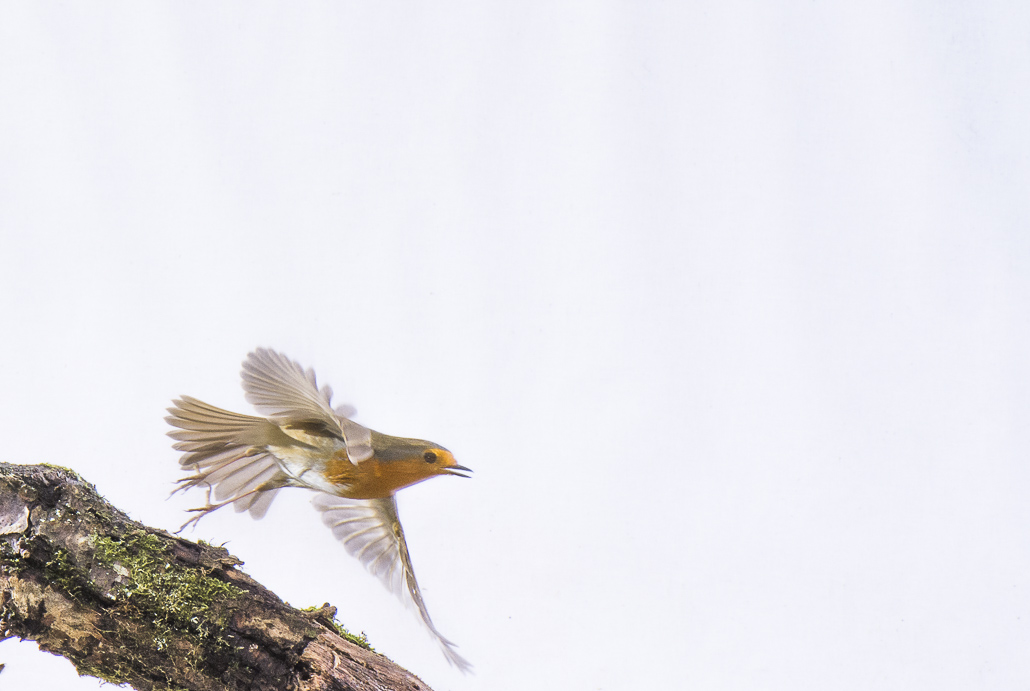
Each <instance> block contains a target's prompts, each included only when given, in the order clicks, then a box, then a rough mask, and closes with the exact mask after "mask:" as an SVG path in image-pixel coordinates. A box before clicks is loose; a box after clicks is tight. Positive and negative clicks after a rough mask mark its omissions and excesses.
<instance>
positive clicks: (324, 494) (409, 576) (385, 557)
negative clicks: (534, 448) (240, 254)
mask: <svg viewBox="0 0 1030 691" xmlns="http://www.w3.org/2000/svg"><path fill="white" fill-rule="evenodd" d="M241 376H242V377H243V390H244V391H246V396H247V401H249V402H250V403H251V404H253V405H254V407H255V408H257V410H258V412H260V413H261V414H263V415H266V416H267V417H253V416H250V415H241V414H239V413H231V412H229V411H227V410H222V409H221V408H216V407H214V406H212V405H208V404H207V403H203V402H202V401H198V400H197V399H195V398H191V397H189V396H183V397H182V398H179V399H176V400H174V401H173V404H174V405H173V406H172V407H171V408H169V409H168V412H170V413H171V415H170V416H169V417H167V418H165V420H167V421H168V424H170V425H172V426H173V427H176V428H178V429H175V430H173V431H171V432H169V433H168V436H170V437H172V438H173V439H175V440H176V441H177V443H176V444H175V445H174V448H175V449H177V450H179V451H182V452H183V454H182V458H181V459H180V461H179V463H180V464H181V465H182V467H183V468H186V469H189V470H190V471H192V472H193V474H192V475H190V476H188V477H185V478H183V479H182V480H179V483H180V486H179V489H177V490H176V491H179V490H186V489H190V488H192V487H197V486H198V485H203V486H205V487H206V488H207V492H208V496H207V502H206V505H205V506H202V507H200V508H197V509H192V511H196V512H198V514H197V515H196V516H195V517H194V518H192V519H191V520H189V521H187V522H186V524H185V525H184V526H183V527H184V528H185V527H186V525H190V524H191V523H196V522H197V521H198V520H200V519H201V518H203V517H204V516H206V515H207V514H209V513H211V512H212V511H215V510H217V509H220V508H222V507H223V506H225V505H227V504H232V505H233V506H234V508H235V509H236V511H237V512H241V511H249V512H250V515H251V516H253V517H254V518H261V517H263V516H264V515H265V512H266V511H267V510H268V507H269V505H270V504H271V503H272V499H273V498H274V497H275V495H276V493H277V492H278V491H279V490H280V489H282V488H283V487H305V488H307V489H310V490H314V491H315V492H317V494H316V496H315V497H314V500H313V504H314V505H315V508H316V509H318V510H319V511H321V512H322V521H323V522H324V523H325V524H326V525H327V526H329V527H330V528H331V529H332V531H333V534H334V535H335V536H336V538H337V539H339V540H340V541H341V542H342V543H343V545H344V547H346V548H347V551H348V552H349V553H350V554H352V555H353V556H355V557H357V558H358V559H359V560H360V561H361V563H362V564H364V565H365V567H366V568H367V569H368V570H369V571H370V572H371V573H372V574H374V575H375V576H376V577H378V578H379V580H380V581H382V583H383V584H384V585H385V586H386V587H387V589H388V590H390V591H391V592H393V593H394V594H395V595H397V597H399V598H400V599H401V600H402V601H403V602H405V604H406V605H409V606H410V605H414V606H415V608H416V609H417V610H418V613H419V615H420V616H421V618H422V622H423V623H424V624H425V625H426V627H427V628H428V629H429V631H430V633H431V634H432V635H433V637H434V638H435V639H436V641H437V642H438V643H439V644H440V647H441V649H442V650H443V654H444V656H445V657H446V658H447V661H448V662H450V663H451V664H452V665H454V666H456V667H458V669H460V670H461V671H462V672H467V671H469V670H470V669H471V668H472V665H471V664H469V663H468V661H466V660H465V659H464V658H463V657H461V655H459V654H458V653H457V651H456V650H455V647H456V646H455V645H454V643H452V642H450V641H449V640H447V639H446V638H444V636H443V635H441V633H440V632H439V631H437V629H436V627H435V626H434V625H433V621H432V619H430V618H429V612H428V611H427V610H426V605H425V603H424V602H423V601H422V594H421V592H420V591H419V588H418V582H417V581H416V580H415V572H414V570H413V569H412V567H411V557H410V555H409V554H408V546H407V544H406V543H405V540H404V531H403V530H402V529H401V523H400V519H399V518H398V517H397V501H396V499H395V498H394V494H395V493H396V492H397V490H399V489H403V488H404V487H408V486H410V485H414V484H415V483H418V482H422V481H423V480H428V479H429V478H431V477H435V476H437V475H457V476H458V477H468V475H467V474H466V473H470V472H472V471H470V470H469V469H468V468H465V467H464V466H460V465H458V463H457V462H456V461H455V460H454V456H452V455H451V452H450V451H448V450H447V449H445V448H443V447H442V446H439V445H437V444H434V443H432V442H428V441H423V440H421V439H406V438H404V437H391V436H389V435H387V434H380V433H379V432H376V431H375V430H372V429H369V428H367V427H363V426H362V425H359V424H358V423H356V422H354V421H353V420H352V419H351V418H352V417H353V416H354V414H355V410H354V409H353V408H351V407H349V406H339V407H337V408H333V407H332V403H331V398H332V395H333V392H332V389H330V388H329V387H328V386H323V387H322V388H318V384H317V382H316V380H315V373H314V372H313V371H312V370H310V369H308V370H305V369H303V368H302V367H301V366H300V365H299V364H298V363H296V362H294V361H293V360H290V359H289V358H287V357H286V356H285V355H282V354H281V353H277V352H275V351H274V350H268V349H266V348H258V349H257V350H255V351H254V352H252V353H250V354H249V355H247V359H246V360H244V361H243V371H242V373H241ZM212 495H213V497H214V500H215V503H212Z"/></svg>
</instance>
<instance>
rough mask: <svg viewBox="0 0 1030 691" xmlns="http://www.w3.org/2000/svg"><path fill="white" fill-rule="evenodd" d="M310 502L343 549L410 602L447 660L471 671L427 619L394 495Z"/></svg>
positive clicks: (319, 498) (327, 497) (326, 496)
mask: <svg viewBox="0 0 1030 691" xmlns="http://www.w3.org/2000/svg"><path fill="white" fill-rule="evenodd" d="M313 504H314V505H315V508H316V509H318V510H319V511H321V512H322V522H323V523H325V524H326V525H327V526H329V527H330V528H331V529H332V531H333V535H335V536H336V538H337V539H338V540H339V541H340V542H342V543H343V546H344V547H346V549H347V552H349V553H350V554H351V555H353V556H355V557H357V558H358V560H359V561H361V563H362V564H364V566H365V568H366V569H368V570H369V572H371V573H372V574H373V575H374V576H376V578H378V579H379V580H380V581H381V582H382V583H383V585H385V586H386V588H387V590H389V591H390V592H392V593H393V594H394V595H396V596H397V597H399V598H400V599H401V600H402V601H403V602H404V603H405V604H406V605H409V606H411V605H414V607H415V608H416V609H417V610H418V613H419V616H420V617H421V618H422V623H424V624H425V625H426V628H428V629H429V632H430V633H431V634H432V635H433V637H434V638H435V639H436V641H437V643H439V644H440V648H441V649H442V650H443V654H444V656H445V657H446V658H447V661H448V662H450V663H451V664H452V665H454V666H455V667H457V668H458V669H459V670H461V671H462V672H468V671H469V670H471V669H472V665H471V664H470V663H469V662H468V661H467V660H466V659H465V658H463V657H462V656H461V655H459V654H458V652H457V651H456V650H455V648H456V647H457V646H455V645H454V643H452V642H450V641H449V640H447V639H446V638H444V636H443V635H442V634H441V633H440V632H439V631H438V630H437V629H436V626H434V625H433V620H432V619H430V618H429V612H428V610H426V604H425V602H423V600H422V593H421V591H419V588H418V582H417V581H416V580H415V571H414V569H412V566H411V557H410V556H409V555H408V545H407V543H406V542H405V541H404V531H403V530H402V529H401V522H400V519H398V517H397V502H396V501H395V500H394V498H393V497H386V498H384V499H347V498H346V497H337V496H334V495H332V494H325V493H319V494H318V495H317V496H316V497H315V499H314V501H313Z"/></svg>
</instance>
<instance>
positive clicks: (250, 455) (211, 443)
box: [165, 396, 288, 528]
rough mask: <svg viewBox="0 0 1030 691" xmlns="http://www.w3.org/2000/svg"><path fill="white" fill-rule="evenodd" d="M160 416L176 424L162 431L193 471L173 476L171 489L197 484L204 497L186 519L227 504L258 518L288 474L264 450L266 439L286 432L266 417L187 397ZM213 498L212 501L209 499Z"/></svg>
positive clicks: (278, 438)
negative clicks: (176, 485) (174, 484)
mask: <svg viewBox="0 0 1030 691" xmlns="http://www.w3.org/2000/svg"><path fill="white" fill-rule="evenodd" d="M173 404H174V405H173V406H172V407H171V408H169V409H168V412H169V413H171V415H169V416H168V417H166V418H165V420H166V421H167V422H168V424H170V425H172V426H173V427H176V428H178V429H175V430H173V431H171V432H169V433H168V436H170V437H171V438H172V439H175V440H176V443H175V444H174V445H173V446H174V448H175V449H177V450H179V451H182V452H183V454H182V458H181V459H180V460H179V463H180V465H182V467H183V468H185V469H188V470H192V471H193V475H189V476H187V477H184V478H182V479H181V480H179V483H180V486H179V488H178V489H176V490H175V491H176V492H178V491H180V490H186V489H190V488H192V487H197V486H198V485H203V486H205V487H206V488H207V491H208V497H207V503H206V505H205V506H202V507H200V508H197V509H193V511H197V512H199V513H198V515H197V516H195V517H194V518H192V519H190V520H189V521H187V522H186V524H185V525H183V528H185V527H186V526H187V525H189V524H190V523H196V522H197V521H198V520H200V519H201V518H203V517H204V516H206V515H207V514H209V513H211V512H212V511H214V510H216V509H220V508H222V507H223V506H225V505H226V504H233V505H234V507H235V509H236V511H250V515H251V516H253V517H254V518H261V517H262V516H264V515H265V512H266V511H267V510H268V506H269V505H270V504H271V503H272V499H273V498H274V497H275V494H276V492H278V491H279V488H281V487H284V486H286V485H287V484H288V478H287V476H286V474H285V473H283V472H282V470H280V469H279V465H278V464H277V463H276V461H275V459H274V458H273V457H272V456H271V455H270V454H268V453H267V452H266V451H265V449H266V447H267V445H268V444H269V443H275V442H280V443H281V441H282V438H283V437H285V436H286V435H285V434H283V432H282V431H281V430H280V429H279V428H278V427H276V426H275V425H274V424H272V423H271V422H269V421H268V420H266V419H264V418H260V417H252V416H250V415H240V414H239V413H232V412H229V411H228V410H222V409H221V408H216V407H214V406H212V405H208V404H207V403H204V402H202V401H198V400H197V399H195V398H191V397H189V396H183V397H182V398H180V399H176V400H175V401H173ZM212 495H213V498H214V499H215V501H216V502H217V503H214V504H212V503H211V499H212Z"/></svg>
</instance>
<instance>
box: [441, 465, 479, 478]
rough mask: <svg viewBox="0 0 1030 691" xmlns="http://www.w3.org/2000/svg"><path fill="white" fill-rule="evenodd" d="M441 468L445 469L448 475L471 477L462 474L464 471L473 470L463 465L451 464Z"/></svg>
mask: <svg viewBox="0 0 1030 691" xmlns="http://www.w3.org/2000/svg"><path fill="white" fill-rule="evenodd" d="M441 470H444V471H445V472H446V473H447V474H448V475H456V476H458V477H469V476H468V475H462V473H471V472H472V470H471V469H469V468H466V467H465V466H463V465H449V466H447V467H446V468H441Z"/></svg>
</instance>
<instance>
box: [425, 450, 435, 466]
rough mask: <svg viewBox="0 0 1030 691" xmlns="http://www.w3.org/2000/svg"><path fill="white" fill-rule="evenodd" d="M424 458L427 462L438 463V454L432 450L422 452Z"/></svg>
mask: <svg viewBox="0 0 1030 691" xmlns="http://www.w3.org/2000/svg"><path fill="white" fill-rule="evenodd" d="M422 458H424V459H426V463H436V454H435V453H433V452H432V451H426V452H425V453H424V454H422Z"/></svg>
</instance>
